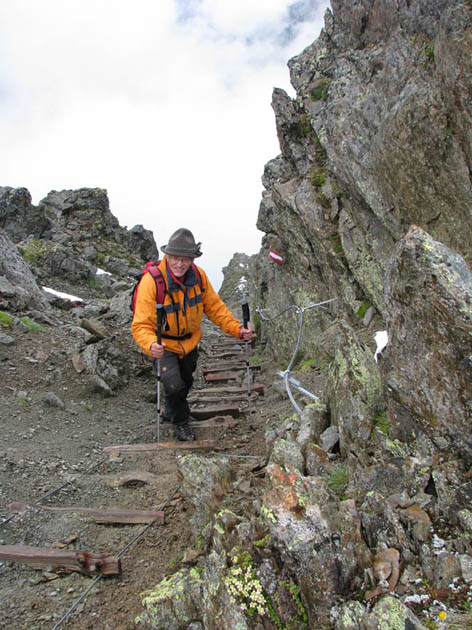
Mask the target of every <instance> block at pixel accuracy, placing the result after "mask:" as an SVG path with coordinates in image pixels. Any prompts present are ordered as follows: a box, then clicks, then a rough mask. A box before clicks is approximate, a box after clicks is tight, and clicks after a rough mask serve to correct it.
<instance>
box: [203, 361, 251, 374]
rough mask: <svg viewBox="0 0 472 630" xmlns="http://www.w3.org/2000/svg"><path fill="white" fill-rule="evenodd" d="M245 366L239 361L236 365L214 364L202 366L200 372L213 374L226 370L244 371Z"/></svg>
mask: <svg viewBox="0 0 472 630" xmlns="http://www.w3.org/2000/svg"><path fill="white" fill-rule="evenodd" d="M246 369H247V368H246V366H245V365H241V364H240V363H239V364H237V365H222V366H219V365H216V366H213V367H204V368H202V373H203V375H205V374H213V373H214V372H226V371H230V372H245V371H246Z"/></svg>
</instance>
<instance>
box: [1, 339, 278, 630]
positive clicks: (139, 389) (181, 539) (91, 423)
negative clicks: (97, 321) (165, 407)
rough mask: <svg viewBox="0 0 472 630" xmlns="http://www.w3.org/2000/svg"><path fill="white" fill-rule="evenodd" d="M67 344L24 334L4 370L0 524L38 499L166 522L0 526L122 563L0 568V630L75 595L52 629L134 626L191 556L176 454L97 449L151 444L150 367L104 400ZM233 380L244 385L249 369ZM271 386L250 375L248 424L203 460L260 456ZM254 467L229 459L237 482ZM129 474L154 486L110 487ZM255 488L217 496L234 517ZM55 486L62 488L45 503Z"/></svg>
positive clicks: (35, 619)
mask: <svg viewBox="0 0 472 630" xmlns="http://www.w3.org/2000/svg"><path fill="white" fill-rule="evenodd" d="M59 330H60V329H59ZM123 334H126V333H123ZM67 343H68V338H67V334H66V333H64V334H63V335H62V336H61V334H60V333H59V334H58V330H54V331H52V330H50V331H47V332H34V333H32V332H28V333H24V334H22V335H19V336H18V337H17V344H16V346H15V347H14V350H12V351H11V352H10V353H9V356H8V357H7V358H5V359H4V360H3V361H2V362H1V363H0V369H1V372H2V379H1V385H0V404H1V418H2V435H3V439H2V446H1V448H0V462H1V463H0V521H3V520H4V519H7V518H8V517H9V510H8V506H9V504H10V503H11V502H12V501H28V502H34V501H38V502H39V501H40V502H41V503H42V504H44V505H50V506H82V507H97V508H105V507H120V508H129V509H143V510H159V509H163V510H164V512H165V525H163V526H161V525H155V524H153V525H151V526H149V527H147V528H146V526H145V525H142V524H141V525H97V524H95V523H94V522H93V521H92V520H91V519H90V518H87V517H86V516H85V515H84V514H78V513H70V512H67V513H62V512H49V511H44V510H39V509H35V508H27V509H26V510H25V511H22V512H21V513H19V514H17V515H16V516H15V517H14V518H13V519H11V520H9V521H8V522H6V523H3V524H2V526H1V527H0V544H3V545H31V546H38V547H51V546H56V547H61V546H62V547H63V548H65V549H85V550H88V551H92V552H103V553H108V554H112V555H115V556H116V555H117V554H120V555H121V561H122V574H121V575H120V576H118V577H107V578H101V579H98V581H97V579H96V578H95V577H86V576H83V575H81V574H78V573H68V574H65V573H64V574H60V573H57V572H53V571H45V570H41V571H39V570H34V569H32V568H30V567H27V566H22V565H19V564H14V563H10V562H7V561H4V562H0V601H1V602H2V604H1V605H0V628H5V629H6V628H8V630H20V629H21V630H24V629H25V628H28V629H30V628H31V629H35V628H54V627H56V624H57V623H58V622H59V621H60V620H61V619H62V618H63V616H64V615H65V614H66V613H67V612H68V611H69V609H70V608H71V606H73V605H75V604H76V603H77V601H78V600H79V598H81V597H83V599H82V600H81V601H80V603H79V604H78V606H77V608H76V609H75V610H74V612H73V613H71V614H70V616H69V617H68V618H67V620H65V621H63V622H62V623H61V624H60V626H59V627H64V628H80V629H81V630H83V629H86V628H94V629H95V630H97V629H110V630H111V629H113V630H122V629H129V628H133V627H134V619H135V616H136V614H137V613H138V611H139V608H140V598H139V593H141V592H143V591H145V590H146V589H149V588H152V587H153V586H154V585H155V584H156V583H158V582H159V581H160V580H161V579H162V578H163V577H164V576H165V575H166V574H169V573H171V572H173V571H174V570H175V568H176V567H177V566H179V563H181V562H187V561H188V562H190V563H194V562H195V561H196V554H195V553H193V551H191V548H192V543H193V541H192V537H191V533H190V530H189V526H188V523H189V517H190V507H189V506H188V505H187V503H186V501H185V499H184V498H183V497H182V496H181V494H180V493H179V479H178V473H177V458H179V457H181V456H182V453H181V452H179V451H159V452H158V453H156V454H149V453H147V454H145V455H143V454H136V453H126V454H123V453H122V454H120V455H119V457H118V458H114V459H112V460H111V461H110V460H109V458H108V456H106V455H105V454H104V452H103V447H104V446H109V445H112V444H132V443H147V442H155V441H156V433H157V431H156V415H157V414H156V405H155V380H154V378H153V377H152V375H151V373H150V370H144V371H143V372H144V373H143V375H142V376H140V377H138V376H135V377H133V378H131V379H130V382H129V385H128V386H127V387H126V388H125V389H123V390H121V391H120V392H118V394H117V395H116V396H115V397H111V398H104V397H103V396H100V395H98V394H92V393H91V392H90V391H89V390H88V389H87V388H86V387H84V381H83V378H81V376H80V375H79V374H77V373H76V372H75V370H74V369H73V367H72V364H71V361H70V360H68V359H66V353H65V350H64V349H65V348H66V347H67ZM202 358H204V357H202ZM202 364H203V361H202V359H201V360H200V366H199V372H198V377H197V379H196V383H195V387H196V389H199V388H201V387H203V385H204V382H203V377H202V373H201V367H202ZM240 374H241V381H242V379H243V378H244V376H245V374H244V372H241V373H240ZM271 380H272V376H271V375H270V373H269V372H263V373H261V374H260V375H259V376H258V377H257V381H258V382H262V383H264V382H265V385H266V396H265V397H264V398H259V400H258V401H257V402H256V403H254V404H253V412H254V413H253V419H254V420H253V426H252V427H250V426H249V423H248V422H247V417H245V416H244V415H243V416H242V417H241V418H240V419H239V422H238V424H237V425H236V426H235V427H233V428H230V429H229V430H228V431H227V432H226V433H225V435H224V437H223V438H222V439H220V440H218V442H217V445H216V448H215V450H214V451H211V452H208V453H205V456H208V457H212V456H214V455H215V453H229V454H232V455H236V454H240V455H246V456H247V455H250V456H253V457H257V458H258V459H259V460H260V461H263V459H264V456H265V442H264V430H265V424H266V422H267V420H268V419H269V418H270V415H271V414H270V413H269V412H268V409H269V408H271V404H273V409H274V411H273V414H275V415H278V412H279V410H277V411H276V410H275V406H276V405H278V406H279V407H280V405H282V407H283V406H286V407H287V403H286V402H283V403H281V402H280V399H279V397H278V396H274V398H273V400H272V403H271V401H270V395H269V394H268V389H267V383H268V382H270V381H271ZM215 386H216V385H212V387H215ZM51 391H52V392H54V393H55V394H56V395H58V396H59V397H60V398H61V399H62V400H63V401H64V404H65V409H61V408H57V407H54V406H47V405H46V404H45V402H44V398H45V394H46V393H47V392H51ZM153 401H154V402H153ZM276 401H278V402H276ZM239 404H242V405H243V406H244V403H239ZM287 409H288V407H287ZM274 417H275V416H274ZM196 433H197V439H199V440H201V439H215V438H217V437H218V436H219V435H220V434H221V428H218V429H208V428H197V429H196ZM173 439H174V437H173V434H172V433H171V430H169V429H167V430H166V429H161V441H164V440H173ZM256 461H257V460H256V459H251V460H248V459H235V458H233V459H231V462H232V466H234V468H235V475H236V476H238V474H242V475H244V477H245V478H247V476H248V470H249V469H250V468H251V466H254V462H256ZM136 470H140V471H143V470H144V471H146V472H148V473H151V474H152V475H155V476H156V478H157V483H152V484H146V485H143V484H132V485H128V486H119V485H116V484H115V485H113V481H116V475H118V474H119V473H124V472H126V471H136ZM261 483H263V480H262V477H261V476H254V477H253V478H251V484H250V487H247V484H246V486H244V488H243V489H241V491H238V490H237V488H236V489H235V491H234V492H233V493H232V494H231V496H228V497H226V498H225V502H226V504H227V506H232V507H233V509H234V510H235V511H236V512H239V513H241V512H244V510H246V509H249V506H250V504H251V503H252V501H254V497H255V493H256V492H257V488H258V487H260V485H261ZM59 488H61V489H59ZM53 489H59V490H58V491H57V492H55V493H54V494H52V495H51V496H50V497H49V498H47V499H45V498H44V496H45V495H46V494H47V493H48V492H50V491H51V490H53ZM144 530H145V531H144ZM136 537H137V540H136V541H135V542H134V543H133V544H131V545H130V546H129V548H127V546H128V545H129V544H130V542H131V541H132V540H133V539H134V538H136ZM125 549H126V550H125ZM88 588H90V589H91V590H90V592H88V593H87V594H86V595H85V597H84V594H85V593H86V591H87V589H88Z"/></svg>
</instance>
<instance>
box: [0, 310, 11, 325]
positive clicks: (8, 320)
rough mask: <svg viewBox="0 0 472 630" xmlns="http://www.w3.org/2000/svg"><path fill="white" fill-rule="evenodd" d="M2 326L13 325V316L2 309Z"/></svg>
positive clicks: (0, 323)
mask: <svg viewBox="0 0 472 630" xmlns="http://www.w3.org/2000/svg"><path fill="white" fill-rule="evenodd" d="M0 326H8V328H12V327H13V318H12V317H10V315H8V314H7V313H5V312H4V311H0Z"/></svg>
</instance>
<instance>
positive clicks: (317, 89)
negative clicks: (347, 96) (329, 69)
mask: <svg viewBox="0 0 472 630" xmlns="http://www.w3.org/2000/svg"><path fill="white" fill-rule="evenodd" d="M330 85H331V81H330V80H329V79H318V81H316V82H315V85H314V86H313V88H312V89H311V92H310V97H311V100H312V101H325V100H326V99H327V98H328V90H329V86H330Z"/></svg>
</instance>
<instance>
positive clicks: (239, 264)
mask: <svg viewBox="0 0 472 630" xmlns="http://www.w3.org/2000/svg"><path fill="white" fill-rule="evenodd" d="M255 260H256V256H248V255H247V254H241V253H236V254H233V257H232V259H231V260H230V261H229V263H228V265H227V266H226V267H224V268H223V276H224V279H223V284H222V285H221V289H220V291H219V294H220V296H221V298H222V299H223V300H224V301H225V302H226V303H227V304H229V305H231V306H234V307H236V306H239V304H240V302H241V300H242V299H246V300H247V301H248V302H252V303H253V302H254V301H255V298H256V285H257V280H256V278H254V275H253V269H254V263H255Z"/></svg>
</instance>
